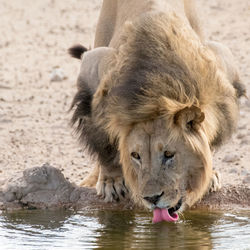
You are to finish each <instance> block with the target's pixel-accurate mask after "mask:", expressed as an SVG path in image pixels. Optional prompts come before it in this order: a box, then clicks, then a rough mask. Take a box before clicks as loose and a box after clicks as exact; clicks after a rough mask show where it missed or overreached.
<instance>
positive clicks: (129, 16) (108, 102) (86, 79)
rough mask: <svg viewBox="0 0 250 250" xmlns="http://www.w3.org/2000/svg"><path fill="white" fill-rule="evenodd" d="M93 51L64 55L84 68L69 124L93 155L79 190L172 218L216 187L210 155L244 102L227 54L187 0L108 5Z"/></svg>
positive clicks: (108, 0) (113, 0)
mask: <svg viewBox="0 0 250 250" xmlns="http://www.w3.org/2000/svg"><path fill="white" fill-rule="evenodd" d="M94 47H95V48H94V49H93V50H89V51H87V49H86V48H85V47H84V46H82V45H76V46H73V47H72V48H70V49H69V53H70V54H71V55H72V56H73V57H76V58H79V59H81V62H82V64H81V69H80V74H79V77H78V80H77V87H78V91H77V93H76V95H75V97H74V99H73V102H72V107H71V108H72V109H74V114H73V117H72V124H73V125H74V124H76V123H77V126H76V131H77V132H78V133H79V140H80V142H81V143H82V144H83V145H85V146H86V147H87V149H88V151H89V152H90V153H91V154H93V155H95V156H96V157H97V164H96V167H95V168H94V170H93V172H92V173H90V175H89V176H87V177H86V179H85V180H84V181H83V183H82V185H84V186H92V187H94V186H96V190H97V194H98V195H100V196H101V197H103V198H104V199H105V201H107V202H112V201H118V200H121V199H123V198H124V197H126V196H130V197H131V198H132V200H133V201H134V203H135V204H137V205H138V206H141V207H145V208H147V209H150V210H153V211H154V218H153V221H154V222H158V221H161V220H167V221H176V220H177V219H178V213H179V212H181V211H183V210H184V209H186V208H187V207H190V206H192V205H193V204H194V203H195V202H197V201H198V200H200V199H201V198H202V197H203V195H204V194H205V193H206V192H207V191H208V190H211V191H216V190H217V189H219V188H220V186H221V182H220V175H219V173H217V172H215V171H214V170H213V167H212V156H213V152H214V150H217V149H218V148H219V147H220V146H221V145H222V144H223V143H224V142H225V141H227V140H228V139H229V138H230V137H231V135H232V134H233V132H234V131H235V129H236V127H237V120H238V113H239V111H238V98H239V97H240V96H242V95H245V88H244V85H243V84H242V83H241V81H240V78H239V73H238V69H237V67H236V66H235V61H234V58H233V56H232V53H231V51H230V50H229V49H228V48H227V47H225V46H224V45H222V44H220V43H218V42H213V41H207V40H206V39H205V36H204V34H203V31H202V28H201V25H200V21H199V19H198V16H197V13H196V11H195V2H194V1H190V0H178V1H170V0H164V1H163V0H153V1H152V0H126V1H123V0H104V1H103V5H102V9H101V14H100V17H99V21H98V25H97V29H96V35H95V43H94Z"/></svg>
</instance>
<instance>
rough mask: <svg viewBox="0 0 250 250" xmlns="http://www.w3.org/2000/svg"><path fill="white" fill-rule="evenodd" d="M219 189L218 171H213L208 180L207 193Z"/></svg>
mask: <svg viewBox="0 0 250 250" xmlns="http://www.w3.org/2000/svg"><path fill="white" fill-rule="evenodd" d="M220 189H221V176H220V173H219V172H217V171H214V172H213V176H212V178H211V181H210V185H209V189H208V193H212V192H216V191H218V190H220Z"/></svg>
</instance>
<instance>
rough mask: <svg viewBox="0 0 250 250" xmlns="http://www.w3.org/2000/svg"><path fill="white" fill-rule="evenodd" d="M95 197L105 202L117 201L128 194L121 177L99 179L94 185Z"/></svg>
mask: <svg viewBox="0 0 250 250" xmlns="http://www.w3.org/2000/svg"><path fill="white" fill-rule="evenodd" d="M96 191H97V195H99V196H101V197H102V198H103V199H104V201H105V202H113V201H119V200H121V199H123V198H125V196H126V195H127V193H128V189H127V188H126V186H125V183H124V180H123V178H122V177H120V176H119V177H106V178H99V179H98V181H97V184H96Z"/></svg>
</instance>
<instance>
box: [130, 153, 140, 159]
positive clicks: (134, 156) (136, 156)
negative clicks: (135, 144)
mask: <svg viewBox="0 0 250 250" xmlns="http://www.w3.org/2000/svg"><path fill="white" fill-rule="evenodd" d="M131 156H132V157H133V158H135V159H136V160H140V159H141V157H140V155H139V154H138V153H136V152H132V153H131Z"/></svg>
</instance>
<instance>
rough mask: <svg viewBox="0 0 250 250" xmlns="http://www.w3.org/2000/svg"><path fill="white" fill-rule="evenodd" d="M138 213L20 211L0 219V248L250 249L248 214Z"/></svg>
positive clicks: (6, 214) (202, 212) (195, 212)
mask: <svg viewBox="0 0 250 250" xmlns="http://www.w3.org/2000/svg"><path fill="white" fill-rule="evenodd" d="M151 220H152V214H151V213H146V212H137V211H110V210H109V211H105V210H94V211H89V210H88V211H81V212H79V211H78V212H74V211H69V210H55V211H51V210H24V211H18V212H11V213H2V214H1V215H0V243H1V246H0V249H11V250H13V249H39V250H42V249H94V248H105V249H131V248H134V249H176V248H177V249H180V248H183V249H250V236H249V235H250V212H249V211H248V212H241V213H239V214H237V213H219V212H218V213H215V212H213V213H211V212H205V211H190V212H186V213H185V214H184V215H183V218H182V219H181V220H180V221H179V222H178V223H169V222H162V223H159V224H152V222H151Z"/></svg>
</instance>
